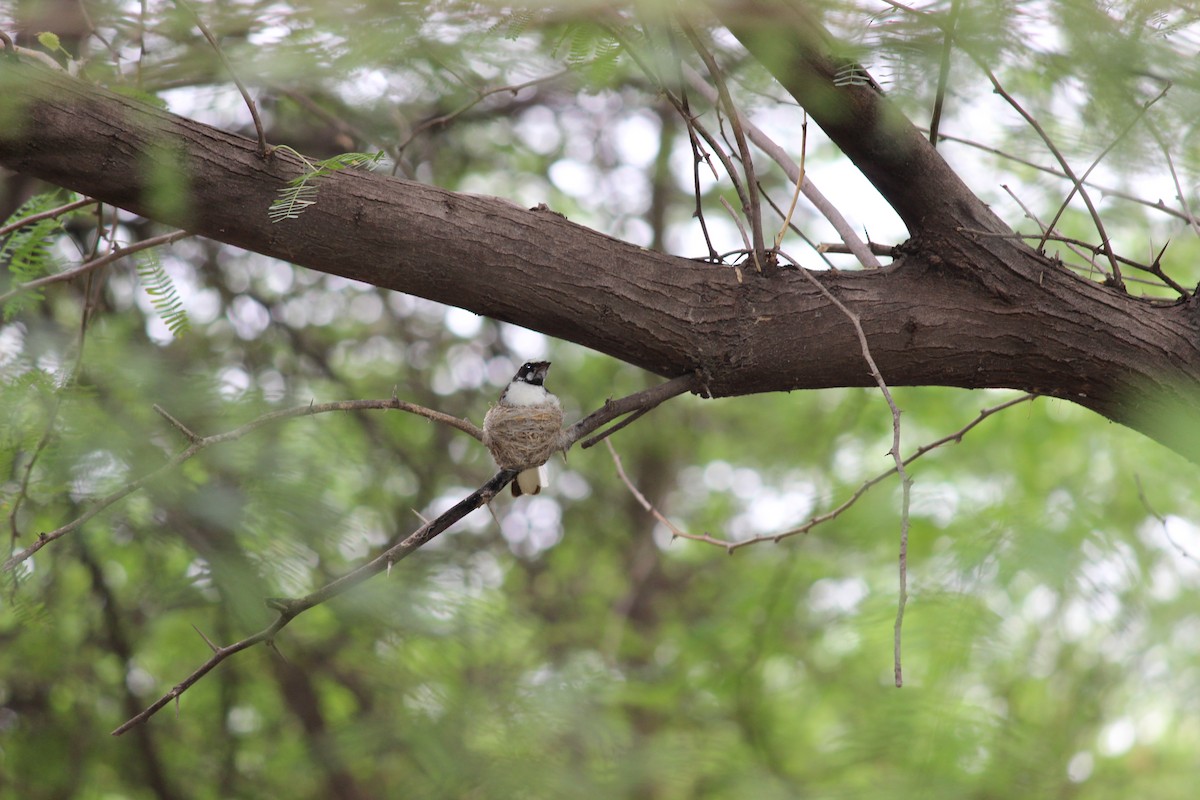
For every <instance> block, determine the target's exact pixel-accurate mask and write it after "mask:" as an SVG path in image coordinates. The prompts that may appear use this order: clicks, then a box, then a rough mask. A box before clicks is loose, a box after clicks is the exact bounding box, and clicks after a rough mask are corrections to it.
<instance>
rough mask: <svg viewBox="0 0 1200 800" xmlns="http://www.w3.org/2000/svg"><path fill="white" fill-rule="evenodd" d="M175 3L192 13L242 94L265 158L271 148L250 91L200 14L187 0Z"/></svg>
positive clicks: (261, 155) (262, 155) (176, 0)
mask: <svg viewBox="0 0 1200 800" xmlns="http://www.w3.org/2000/svg"><path fill="white" fill-rule="evenodd" d="M175 3H176V4H177V5H180V6H182V7H183V8H184V9H186V10H187V12H188V13H189V14H191V15H192V18H193V19H194V20H195V21H196V27H197V28H199V29H200V32H201V33H202V34H204V38H205V39H207V40H208V43H209V44H210V45H212V48H213V50H215V51H216V53H217V58H219V59H220V60H221V64H222V65H224V67H225V69H226V70H227V71H228V72H229V77H231V78H233V82H234V84H236V85H237V89H238V91H239V92H241V94H242V100H244V101H245V102H246V108H248V109H250V118H251V119H252V120H254V131H255V133H257V134H258V155H259V157H260V158H266V157H267V156H268V155H269V154H270V152H271V148H270V146H269V145H268V144H267V133H266V131H265V130H264V129H263V124H262V119H261V118H260V117H259V116H258V107H257V106H256V105H255V104H254V100H253V99H252V98H251V97H250V92H249V91H247V90H246V85H245V84H244V83H242V79H241V78H239V77H238V74H237V72H236V71H235V70H234V68H233V64H231V63H229V59H228V58H226V57H225V52H224V51H223V50H222V49H221V45H220V44H219V43H218V42H217V37H215V36H213V34H212V31H210V30H209V29H208V26H207V25H205V24H204V20H202V19H201V18H200V15H199V14H198V13H196V9H194V8H192V7H191V5H189V4H188V2H187V0H175Z"/></svg>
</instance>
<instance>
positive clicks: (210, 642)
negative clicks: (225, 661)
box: [192, 624, 221, 653]
mask: <svg viewBox="0 0 1200 800" xmlns="http://www.w3.org/2000/svg"><path fill="white" fill-rule="evenodd" d="M192 630H194V631H195V632H196V633H198V634H200V638H201V639H203V640H204V643H205V644H206V645H208V649H210V650H212V651H213V652H214V653H216V652H219V651H220V649H221V648H219V647H217V646H216V645H215V644H213V643H212V640H211V639H209V638H208V637H207V636H205V635H204V631H202V630H200V629H199V628H197V627H196V626H195V624H193V625H192Z"/></svg>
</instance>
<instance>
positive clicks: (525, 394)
mask: <svg viewBox="0 0 1200 800" xmlns="http://www.w3.org/2000/svg"><path fill="white" fill-rule="evenodd" d="M549 369H550V362H549V361H530V362H527V363H526V364H523V365H522V366H521V368H520V369H519V370H517V374H516V375H514V376H513V379H512V380H511V381H509V384H508V386H506V387H505V388H504V391H503V392H502V393H501V394H500V405H501V406H503V407H505V408H508V409H529V410H530V411H531V412H533V413H538V412H544V411H555V412H557V413H558V415H559V416H558V420H559V424H561V420H562V416H561V415H562V404H561V403H560V402H559V400H558V398H557V397H555V396H554V395H552V394H550V392H548V391H546V386H545V381H546V372H547V370H549ZM484 428H485V429H486V428H487V421H485V422H484ZM541 490H542V476H541V467H534V468H532V469H525V470H522V471H521V472H519V473H518V474H517V477H516V479H515V480H514V481H513V482H512V493H513V497H520V496H521V495H523V494H537V493H538V492H540V491H541Z"/></svg>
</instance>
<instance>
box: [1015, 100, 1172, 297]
mask: <svg viewBox="0 0 1200 800" xmlns="http://www.w3.org/2000/svg"><path fill="white" fill-rule="evenodd" d="M1170 88H1171V84H1170V83H1168V84H1167V85H1166V86H1164V87H1163V88H1162V91H1161V92H1159V93H1158V94H1157V95H1155V96H1154V97H1153V98H1151V99H1150V100H1148V101H1146V102H1145V103H1143V104H1142V107H1141V108H1140V109H1139V110H1138V113H1137V114H1136V115H1135V116H1134V118H1133V119H1131V120H1130V121H1129V124H1127V125H1126V126H1125V127H1124V128H1123V129H1122V130H1121V132H1120V133H1118V134H1117V136H1116V138H1114V139H1113V140H1112V143H1111V144H1109V145H1108V147H1106V148H1104V150H1103V151H1102V152H1101V153H1100V155H1098V156H1096V159H1095V160H1094V161H1093V162H1092V164H1091V166H1089V167H1088V168H1087V171H1085V172H1084V173H1083V175H1081V176H1080V177H1079V179H1078V180H1075V181H1074V182H1075V185H1074V186H1073V187H1072V188H1071V191H1070V192H1068V193H1067V196H1066V198H1064V199H1063V201H1062V204H1061V205H1060V206H1059V207H1058V211H1057V212H1055V214H1054V217H1053V218H1051V220H1050V224H1049V225H1047V226H1046V231H1045V233H1044V234H1043V236H1042V241H1041V242H1040V243H1039V244H1038V248H1037V249H1038V250H1041V249H1042V248H1043V247H1044V246H1045V244H1046V237H1047V236H1049V234H1050V233H1051V232H1052V231H1053V230H1054V227H1055V226H1056V225H1058V221H1059V220H1060V219H1062V215H1063V214H1064V213H1065V212H1066V210H1067V206H1068V205H1069V204H1070V203H1071V198H1072V197H1074V196H1075V193H1076V192H1082V191H1083V182H1084V181H1085V180H1087V177H1088V176H1089V175H1091V174H1092V171H1093V170H1094V169H1096V167H1097V166H1099V165H1100V162H1101V161H1103V160H1104V157H1105V156H1107V155H1108V154H1109V153H1110V152H1112V149H1113V148H1114V147H1116V146H1117V144H1118V143H1120V141H1121V140H1122V139H1124V138H1125V136H1126V135H1127V134H1128V133H1129V132H1130V131H1131V130H1133V126H1134V125H1137V123H1138V120H1140V119H1141V118H1142V117H1143V116H1145V114H1146V112H1147V111H1149V110H1150V107H1151V106H1152V105H1154V104H1155V103H1157V102H1158V101H1159V100H1161V99H1162V97H1163V96H1164V95H1165V94H1166V93H1167V91H1168V90H1169V89H1170ZM1059 163H1062V164H1063V165H1064V167H1065V166H1066V165H1065V163H1064V162H1063V161H1062V160H1061V158H1060V161H1059ZM1073 180H1074V179H1073ZM1088 207H1089V208H1091V205H1090V204H1089V206H1088ZM1100 236H1101V237H1102V238H1104V247H1105V250H1106V251H1108V250H1109V249H1111V245H1109V244H1108V238H1107V237H1106V236H1105V234H1104V231H1103V229H1100ZM1114 256H1115V254H1110V255H1109V259H1110V260H1111V259H1113V258H1114ZM1113 266H1114V267H1116V264H1115V263H1114V265H1113ZM1115 275H1116V277H1117V279H1118V280H1120V273H1119V272H1118V273H1115Z"/></svg>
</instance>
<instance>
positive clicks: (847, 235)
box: [683, 64, 881, 269]
mask: <svg viewBox="0 0 1200 800" xmlns="http://www.w3.org/2000/svg"><path fill="white" fill-rule="evenodd" d="M683 77H684V78H685V79H686V80H687V82H688V84H689V85H690V86H691V87H692V88H693V89H695V90H696V91H698V92H700V94H702V95H704V97H705V98H706V99H707V100H708V102H710V103H712V104H713V105H716V103H717V99H718V98H717V91H716V89H713V88H712V87H711V86H709V85H708V82H707V81H705V80H704V78H703V76H701V75H700V73H698V72H696V71H695V70H694V69H692V68H691V67H689V66H687V65H686V64H685V65H683ZM741 124H742V127H743V128H744V129H745V131H746V134H747V135H748V136H749V137H750V141H752V142H754V144H755V145H756V146H757V147H758V149H760V150H762V151H763V152H764V153H766V154H767V155H768V156H770V157H771V159H772V160H773V161H774V162H775V163H776V164H778V165H779V168H780V169H782V170H783V172H784V174H785V175H787V176H788V180H790V181H791V182H792V183H798V184H800V191H801V192H802V193H803V194H804V197H805V198H806V199H807V200H808V201H809V202H810V203H812V204H813V207H814V208H816V209H817V211H819V212H820V213H821V215H822V216H823V217H825V219H826V220H827V221H828V222H829V224H830V225H832V226H833V228H834V230H836V231H837V234H838V236H840V237H842V241H843V242H844V243H845V245H846V247H847V248H848V252H850V253H852V254H853V255H854V256H855V257H856V258H857V259H858V261H859V263H860V264H862V265H863V266H864V267H866V268H867V269H878V268H879V267H880V266H881V265H880V263H879V261H878V259H876V258H875V256H874V255H872V253H871V250H870V248H869V247H868V246H867V245H866V244H865V243H864V242H863V240H862V239H861V238H860V237H859V235H858V232H857V231H855V230H854V226H853V225H851V224H850V223H849V222H848V221H847V220H846V218H845V217H843V216H842V213H841V212H840V211H838V209H837V207H836V206H834V205H833V203H831V202H829V200H828V199H827V198H826V197H825V195H823V194H822V193H821V191H820V190H819V189H818V188H817V187H816V186H815V185H814V184H813V182H812V180H810V179H809V177H808V176H807V175H804V176H803V179H802V176H801V174H800V167H799V165H797V164H796V162H795V161H793V160H792V158H791V156H789V155H788V154H787V152H786V151H785V150H784V149H783V148H782V147H780V146H779V145H778V144H777V143H776V142H775V141H774V140H773V139H771V138H770V137H769V136H767V135H766V134H765V133H763V132H762V130H761V129H760V128H758V126H756V125H755V124H754V123H752V122H751V121H750V120H748V119H744V118H743V119H741Z"/></svg>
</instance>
